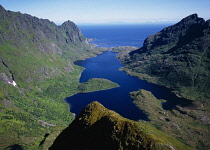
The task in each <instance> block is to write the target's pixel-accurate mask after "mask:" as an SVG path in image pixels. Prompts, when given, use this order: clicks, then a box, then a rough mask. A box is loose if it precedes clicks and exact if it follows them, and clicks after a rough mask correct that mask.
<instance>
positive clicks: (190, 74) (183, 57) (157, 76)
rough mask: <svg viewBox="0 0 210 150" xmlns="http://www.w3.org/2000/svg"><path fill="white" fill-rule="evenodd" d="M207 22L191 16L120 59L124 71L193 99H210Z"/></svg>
mask: <svg viewBox="0 0 210 150" xmlns="http://www.w3.org/2000/svg"><path fill="white" fill-rule="evenodd" d="M209 40H210V20H207V21H205V20H204V19H203V18H199V17H198V15H197V14H192V15H190V16H188V17H186V18H184V19H182V20H181V21H180V22H179V23H177V24H175V25H171V26H169V27H166V28H164V29H163V30H161V31H160V32H158V33H156V34H153V35H150V36H149V37H147V38H146V39H145V41H144V44H143V47H141V48H139V49H137V50H135V51H132V52H130V53H129V54H128V55H127V56H123V58H122V57H121V60H122V61H123V63H124V64H125V67H124V70H125V71H127V72H128V73H130V74H131V75H134V76H138V77H140V78H143V79H146V80H148V81H150V82H153V83H156V84H160V85H164V86H166V87H169V88H172V89H173V90H174V91H175V92H176V94H177V95H179V96H182V97H185V98H188V99H192V100H207V99H209V98H210V95H209V92H208V91H209V89H210V80H209V79H210V78H209V72H210V70H209V66H210V61H209V60H210V43H209Z"/></svg>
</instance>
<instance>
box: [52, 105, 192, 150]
mask: <svg viewBox="0 0 210 150" xmlns="http://www.w3.org/2000/svg"><path fill="white" fill-rule="evenodd" d="M50 149H51V150H54V149H63V150H67V149H86V150H98V149H104V150H105V149H113V150H116V149H120V150H130V149H131V150H132V149H133V150H134V149H135V150H171V149H179V150H190V149H191V148H189V147H187V146H186V145H184V144H182V143H181V142H179V141H177V140H175V139H173V138H171V137H169V136H167V135H166V134H164V133H163V132H161V131H159V130H157V129H156V128H154V127H152V126H150V125H148V124H147V123H143V122H135V121H132V120H129V119H126V118H123V117H122V116H120V115H119V114H117V113H116V112H114V111H111V110H109V109H107V108H105V107H104V106H103V105H101V104H100V103H98V102H92V103H91V104H89V105H88V106H86V108H85V109H84V110H82V111H81V113H80V115H79V116H77V117H76V119H75V120H74V121H73V122H72V123H71V124H70V125H69V127H68V128H66V129H65V130H64V131H63V132H62V133H61V134H60V135H59V136H58V138H57V139H56V140H55V142H54V144H53V145H52V146H51V148H50Z"/></svg>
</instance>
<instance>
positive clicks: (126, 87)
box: [66, 25, 180, 120]
mask: <svg viewBox="0 0 210 150" xmlns="http://www.w3.org/2000/svg"><path fill="white" fill-rule="evenodd" d="M99 28H100V30H99ZM125 28H126V29H127V30H126V31H125ZM136 28H137V27H136ZM136 28H135V30H136V31H135V30H134V29H130V32H131V33H132V34H133V36H131V33H130V32H129V31H128V30H129V27H128V26H126V27H124V28H123V27H122V26H120V27H119V28H117V27H116V26H114V27H113V28H112V27H111V26H108V27H107V28H106V27H105V26H103V27H96V28H93V27H92V26H91V27H89V28H88V27H84V29H83V28H82V29H83V30H84V31H83V30H82V32H83V34H84V35H85V36H86V37H88V38H97V40H96V41H94V42H95V43H96V44H100V43H101V41H103V44H102V45H103V47H105V46H106V47H110V46H121V45H125V44H126V45H128V46H139V47H140V46H142V43H140V42H139V41H141V40H142V39H143V38H144V39H145V36H148V35H150V34H153V33H155V32H157V31H159V30H160V28H163V27H161V26H160V25H158V26H145V28H144V27H143V26H141V27H140V28H139V29H138V30H141V32H142V33H144V34H142V35H141V34H139V33H140V32H137V31H138V30H137V29H136ZM102 29H103V30H102ZM114 29H115V30H117V31H115V30H114ZM97 30H99V31H100V33H99V32H96V31H97ZM103 31H104V32H103ZM120 31H121V32H122V33H124V34H122V33H121V32H120ZM108 33H110V34H108ZM118 33H119V34H118ZM126 33H128V34H126ZM111 35H115V36H117V37H112V36H111ZM120 37H121V38H120ZM133 37H135V38H133ZM116 39H117V40H116ZM120 39H121V40H120ZM129 41H130V42H129ZM105 43H107V44H105ZM100 46H101V45H100ZM75 64H76V65H79V66H82V67H84V68H86V69H85V70H84V71H83V72H82V74H81V77H80V82H86V81H87V80H89V79H91V78H105V79H109V80H111V81H113V82H116V83H118V84H119V85H120V87H118V88H113V89H109V90H104V91H97V92H90V93H86V94H76V95H73V96H71V97H68V98H66V101H67V102H68V103H69V105H70V111H71V112H72V113H75V114H76V115H78V114H79V112H80V111H81V110H82V109H83V108H84V107H85V106H86V105H88V104H89V103H91V102H93V101H99V102H100V103H101V104H103V105H104V106H105V107H107V108H108V109H111V110H114V111H116V112H117V113H119V114H120V115H122V116H123V117H126V118H129V119H132V120H139V119H143V120H147V116H146V115H145V114H144V113H143V112H142V111H141V110H139V109H138V108H137V107H136V106H135V105H134V104H133V103H132V99H131V98H130V97H129V92H132V91H137V90H138V89H145V90H148V91H151V92H152V93H153V94H154V95H155V96H156V97H157V98H158V99H166V100H169V101H168V102H167V103H166V104H165V105H164V108H165V109H171V108H172V107H173V106H174V105H175V104H177V103H179V101H180V99H179V98H178V97H176V96H175V95H174V94H173V93H171V91H170V90H169V89H167V88H164V87H161V86H157V85H155V84H152V83H148V82H146V81H144V80H140V79H138V78H136V77H132V76H129V75H127V74H126V73H125V72H124V71H119V69H120V68H121V67H123V65H122V64H121V63H120V62H119V61H118V60H117V58H116V53H114V52H111V51H107V52H104V53H103V54H101V55H98V56H96V57H92V58H89V59H86V60H81V61H76V62H75Z"/></svg>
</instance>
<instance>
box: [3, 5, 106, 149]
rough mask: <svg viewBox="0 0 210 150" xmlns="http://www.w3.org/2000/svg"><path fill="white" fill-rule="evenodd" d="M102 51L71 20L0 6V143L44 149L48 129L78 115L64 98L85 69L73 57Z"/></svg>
mask: <svg viewBox="0 0 210 150" xmlns="http://www.w3.org/2000/svg"><path fill="white" fill-rule="evenodd" d="M102 51H103V50H101V49H99V48H95V47H94V46H93V45H91V44H89V43H88V42H87V39H86V38H85V37H84V36H83V35H82V33H81V32H80V30H79V29H78V28H77V26H76V25H75V24H74V23H73V22H70V21H67V22H65V23H63V24H62V25H61V26H56V25H55V24H54V23H53V22H50V21H49V20H47V19H38V18H36V17H32V16H30V15H27V14H21V13H19V12H11V11H6V10H5V9H4V8H3V7H2V6H0V109H1V110H0V118H1V121H0V127H1V128H0V139H1V141H0V149H3V148H6V147H8V148H11V147H21V148H22V149H30V150H33V149H36V150H37V149H42V146H40V143H41V142H42V141H43V140H45V138H46V135H48V134H50V133H51V132H52V131H53V130H54V128H56V126H60V128H58V129H60V131H61V130H62V129H61V128H64V127H66V126H67V125H68V124H69V123H70V122H71V121H72V120H73V119H74V115H73V114H71V113H70V112H69V108H68V105H67V104H66V103H65V101H64V99H65V98H66V97H68V96H71V95H73V94H75V93H78V92H79V91H78V85H79V82H78V78H79V76H80V73H81V71H82V70H83V68H82V67H79V66H76V65H74V63H73V62H74V61H75V60H79V59H80V60H81V59H85V58H87V57H91V56H95V55H97V54H100V53H101V52H102ZM14 82H15V83H16V84H17V85H15V86H14V85H13V84H11V83H14ZM54 138H55V137H54ZM50 139H52V138H50ZM48 143H50V142H49V138H48Z"/></svg>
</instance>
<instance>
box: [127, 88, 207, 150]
mask: <svg viewBox="0 0 210 150" xmlns="http://www.w3.org/2000/svg"><path fill="white" fill-rule="evenodd" d="M130 96H131V97H132V99H133V102H134V103H135V104H136V106H137V107H138V108H139V109H141V110H143V111H144V113H146V114H147V115H148V118H149V120H150V121H149V122H148V124H151V125H154V126H155V127H156V128H158V129H159V130H161V131H163V132H164V133H166V134H167V135H170V136H172V137H174V138H176V139H178V140H179V141H181V142H183V143H185V144H187V145H188V146H191V147H193V148H195V149H200V150H208V149H209V148H210V144H209V142H208V141H209V140H210V135H209V132H210V129H209V123H210V118H209V116H210V115H209V113H208V112H209V107H208V106H209V104H208V105H207V104H205V105H202V104H200V103H199V102H192V104H191V105H188V106H185V107H180V106H176V107H175V108H173V109H172V110H164V109H163V108H162V104H161V103H162V102H165V100H158V99H156V97H155V96H154V95H153V94H152V93H151V92H149V91H145V90H139V91H135V92H131V93H130ZM204 110H205V111H204ZM207 110H208V111H207Z"/></svg>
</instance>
